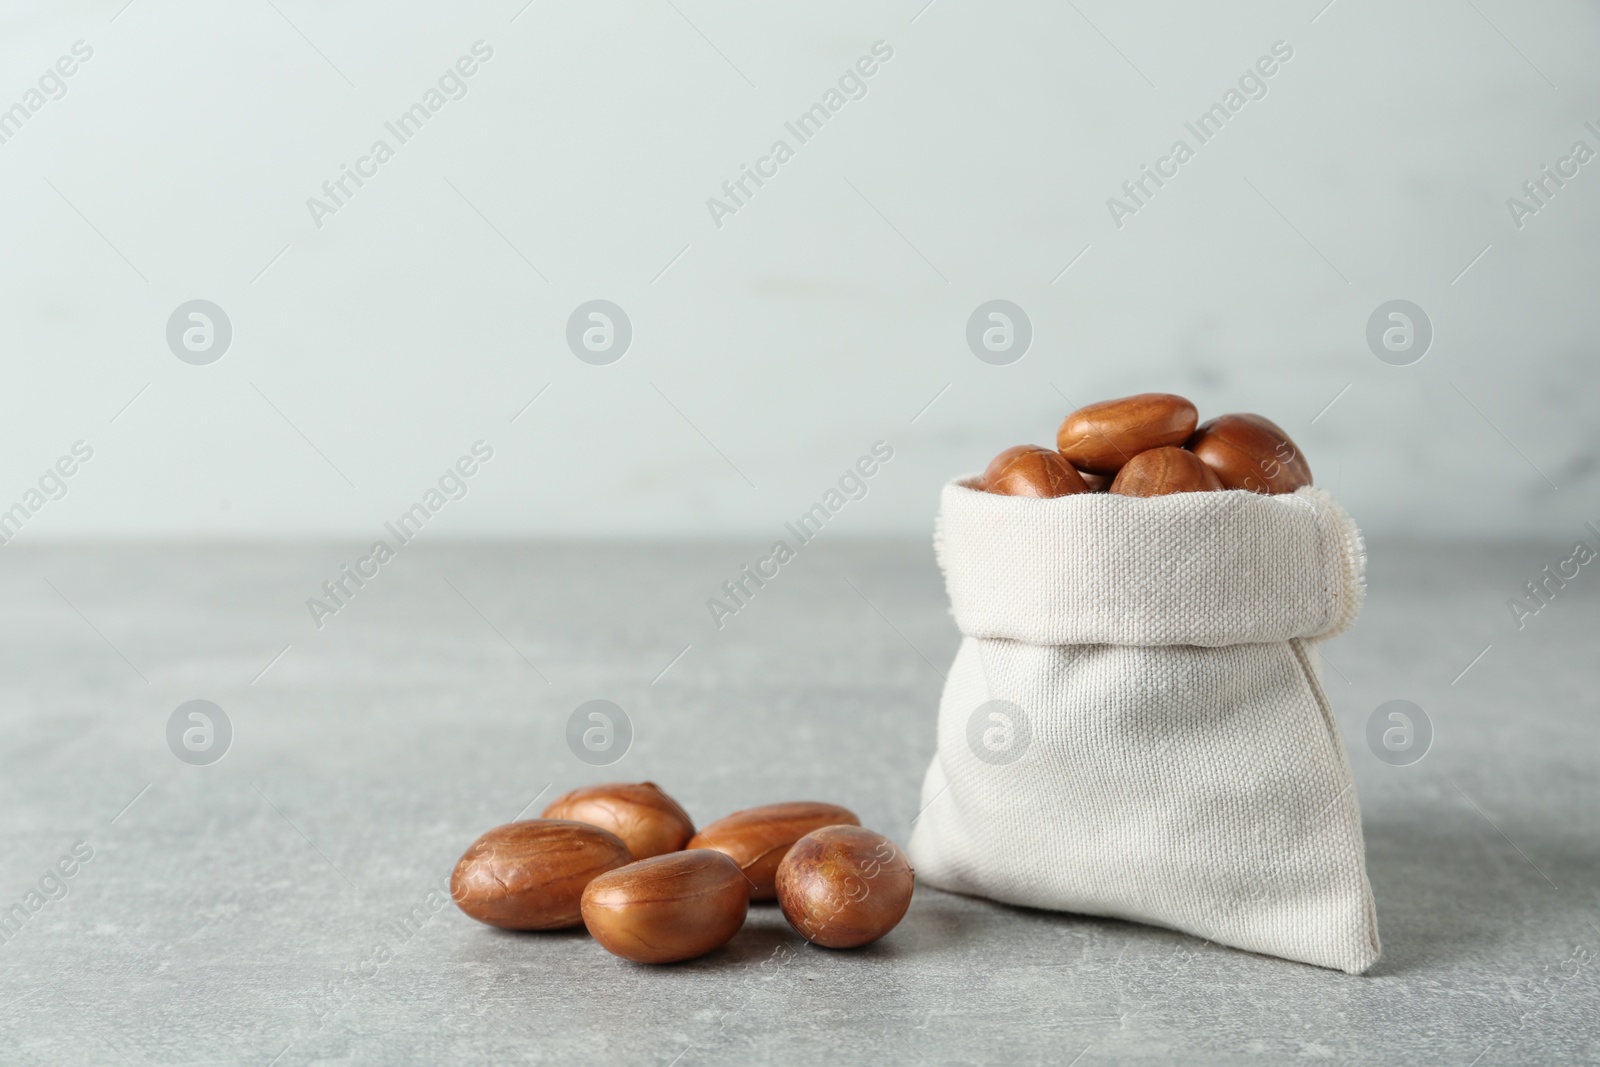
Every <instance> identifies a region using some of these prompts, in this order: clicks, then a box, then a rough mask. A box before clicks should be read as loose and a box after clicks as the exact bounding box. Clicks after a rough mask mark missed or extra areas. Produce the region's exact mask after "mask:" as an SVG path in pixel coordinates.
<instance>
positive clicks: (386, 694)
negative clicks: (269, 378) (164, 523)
mask: <svg viewBox="0 0 1600 1067" xmlns="http://www.w3.org/2000/svg"><path fill="white" fill-rule="evenodd" d="M759 553H760V546H759V545H755V544H701V545H684V544H680V545H657V544H601V545H596V544H584V545H579V544H512V543H503V544H483V545H468V544H458V545H446V544H436V545H418V546H415V547H408V548H406V549H404V550H403V552H402V554H401V555H399V556H398V557H397V558H395V559H394V560H391V561H390V562H388V563H386V564H385V565H384V566H383V567H382V568H381V570H380V571H379V574H378V576H377V577H375V578H373V579H372V580H370V581H369V582H367V584H366V585H365V586H364V587H363V588H361V589H359V590H357V591H356V594H355V595H354V596H353V597H352V598H350V599H349V601H348V602H347V603H346V604H344V605H343V606H342V607H340V609H339V610H338V611H337V613H335V614H333V615H331V616H329V617H326V618H324V619H322V620H321V621H322V623H323V625H322V626H321V627H320V628H318V627H317V626H316V625H315V624H314V622H313V620H312V618H311V614H310V612H309V611H308V609H307V606H306V599H307V598H308V597H311V596H313V595H318V594H319V590H320V587H321V585H322V583H323V582H324V581H326V580H329V579H331V578H334V577H336V576H337V575H338V574H339V570H340V567H341V565H343V564H345V563H349V562H351V561H352V560H353V559H354V558H355V557H356V556H357V555H359V554H360V553H359V552H354V551H352V548H351V546H349V545H332V544H329V545H301V546H298V547H293V546H291V547H284V546H265V545H263V546H214V547H178V546H171V547H144V548H138V547H94V546H82V547H71V548H33V549H30V548H26V547H23V546H9V547H7V548H6V549H5V551H4V553H3V554H0V592H3V595H4V604H5V610H4V614H3V620H4V622H3V625H4V637H5V640H4V641H3V642H0V663H3V671H0V683H3V685H4V700H3V702H0V716H3V737H4V748H3V756H0V759H3V763H0V768H3V775H0V824H3V827H4V833H3V835H0V845H3V847H0V911H6V910H10V909H13V908H16V907H18V906H20V911H15V912H13V914H17V915H21V916H22V918H20V919H14V920H13V922H14V923H15V929H14V930H13V931H11V932H9V933H7V934H6V935H5V938H6V939H5V940H4V943H0V1003H3V1008H0V1062H4V1063H7V1064H12V1063H19V1064H25V1063H50V1064H58V1063H59V1064H97V1065H98V1064H121V1063H126V1064H134V1065H142V1064H202V1063H217V1064H220V1063H228V1064H233V1063H239V1064H260V1065H263V1067H265V1065H267V1064H277V1065H281V1067H290V1065H297V1064H334V1063H337V1064H345V1063H360V1064H400V1063H418V1064H444V1063H541V1064H542V1063H551V1064H556V1063H559V1064H586V1063H629V1064H659V1065H662V1067H666V1065H669V1064H677V1065H679V1067H691V1065H695V1064H711V1063H726V1064H757V1063H802V1064H803V1063H840V1064H865V1063H871V1064H886V1063H889V1064H899V1063H906V1064H919V1063H927V1064H954V1063H1006V1064H1032V1063H1040V1064H1045V1063H1053V1064H1064V1063H1072V1062H1076V1063H1078V1064H1081V1065H1084V1067H1089V1065H1093V1064H1106V1063H1161V1062H1184V1063H1227V1064H1237V1063H1277V1062H1284V1061H1288V1060H1299V1059H1312V1060H1317V1059H1325V1060H1331V1061H1335V1062H1341V1063H1430V1064H1432V1063H1438V1064H1459V1065H1461V1067H1468V1065H1470V1064H1476V1065H1478V1067H1490V1065H1494V1064H1503V1063H1534V1062H1543V1063H1557V1062H1600V964H1597V961H1596V959H1595V955H1596V952H1597V951H1600V782H1597V776H1596V773H1595V769H1596V762H1597V757H1600V717H1597V707H1600V697H1597V687H1600V640H1597V635H1600V628H1597V623H1600V611H1597V607H1600V575H1596V574H1590V573H1588V568H1585V569H1584V570H1583V571H1582V572H1581V573H1580V574H1579V576H1578V577H1577V578H1575V579H1573V580H1572V581H1570V582H1569V583H1567V585H1566V586H1565V587H1564V588H1560V589H1558V590H1556V592H1555V594H1554V595H1553V597H1552V598H1551V600H1550V602H1549V604H1548V605H1547V606H1545V607H1544V608H1542V609H1541V610H1540V612H1539V613H1538V614H1537V615H1534V616H1532V617H1525V618H1524V619H1523V620H1522V622H1523V624H1524V625H1523V626H1522V628H1521V629H1519V628H1518V627H1517V624H1516V621H1515V620H1514V619H1513V617H1512V614H1511V612H1510V610H1509V609H1508V607H1507V604H1506V601H1507V600H1508V598H1510V597H1513V596H1516V595H1518V594H1519V593H1522V592H1523V590H1524V585H1525V583H1526V582H1528V581H1530V580H1533V579H1534V578H1536V577H1538V576H1539V574H1540V570H1541V568H1542V567H1544V566H1545V565H1546V564H1549V563H1554V562H1556V561H1558V560H1560V559H1564V558H1566V557H1567V556H1568V555H1570V547H1564V546H1554V545H1519V544H1508V545H1454V546H1452V545H1444V544H1420V543H1413V544H1405V543H1395V544H1386V543H1378V544H1375V545H1374V546H1372V551H1371V571H1370V595H1369V598H1368V601H1367V605H1366V608H1365V611H1364V614H1363V617H1362V619H1361V621H1360V622H1359V623H1358V625H1357V626H1356V628H1355V629H1354V630H1353V631H1352V632H1351V633H1350V634H1348V635H1346V636H1345V637H1342V638H1340V639H1338V640H1337V641H1335V642H1333V643H1331V644H1330V645H1329V647H1328V648H1327V649H1326V657H1325V667H1324V671H1325V677H1326V680H1327V685H1328V689H1329V694H1330V697H1331V698H1332V701H1333V704H1334V706H1335V709H1336V712H1337V715H1338V719H1339V725H1340V728H1341V730H1342V731H1343V734H1344V738H1345V744H1346V747H1347V748H1348V749H1349V751H1350V754H1351V760H1352V763H1353V765H1354V770H1355V776H1356V783H1357V788H1358V791H1359V794H1360V797H1361V802H1362V807H1363V815H1364V822H1365V829H1366V840H1367V850H1368V860H1369V867H1370V874H1371V879H1372V883H1373V887H1374V891H1375V893H1376V897H1377V906H1378V916H1379V923H1380V928H1381V932H1382V936H1383V942H1384V955H1383V958H1382V960H1381V961H1380V962H1379V963H1378V965H1377V966H1376V968H1375V969H1374V970H1373V971H1372V972H1371V973H1370V974H1368V975H1366V976H1362V977H1351V976H1349V975H1345V974H1341V973H1336V972H1332V971H1326V970H1321V969H1318V968H1314V967H1309V966H1304V965H1301V964H1295V963H1288V962H1284V961H1282V960H1276V959H1270V958H1266V957H1262V956H1256V955H1252V954H1249V953H1245V952H1240V951H1235V950H1232V949H1228V948H1223V947H1219V946H1216V945H1210V944H1205V943H1203V942H1201V941H1198V940H1196V939H1194V938H1191V937H1186V936H1184V935H1181V934H1178V933H1174V932H1170V931H1166V930H1160V929H1154V928H1150V927H1144V926H1137V925H1133V924H1129V923H1123V922H1116V921H1110V920H1103V919H1093V918H1086V917H1082V916H1074V915H1064V914H1053V913H1046V912H1038V911H1030V910H1024V909H1017V908H1010V907H1004V906H1000V905H996V904H991V903H988V902H985V901H980V900H972V899H966V898H962V897H956V896H952V895H948V894H944V893H940V892H937V891H935V890H932V889H927V888H921V889H919V890H918V892H917V895H916V898H915V900H914V901H913V903H912V906H911V911H910V913H909V914H908V915H907V917H906V919H905V921H904V922H903V923H902V924H901V926H900V927H899V928H898V929H897V930H895V931H894V932H893V933H892V934H891V935H890V936H889V937H887V938H886V939H884V940H883V941H881V942H879V943H878V944H877V945H875V946H873V947H871V948H868V949H865V950H862V951H858V952H853V953H840V952H830V951H827V950H823V949H817V948H814V947H812V946H810V945H807V944H806V943H804V942H803V941H800V940H799V939H798V938H797V937H796V936H795V935H794V934H792V933H791V932H790V931H789V930H788V928H787V926H786V925H785V924H784V922H783V920H782V917H781V916H780V915H779V914H777V912H776V911H775V910H774V909H773V908H771V907H759V906H758V907H756V908H755V909H753V911H752V916H751V920H750V922H749V924H748V925H747V926H746V928H745V930H744V931H743V932H742V933H741V934H740V935H739V936H738V937H736V938H735V939H734V941H733V942H732V943H731V944H730V945H729V946H727V947H726V948H725V949H723V950H720V951H718V952H717V953H714V954H713V955H711V956H708V957H705V958H703V959H701V960H698V961H695V962H692V963H688V964H683V965H679V966H674V967H666V968H654V969H652V968H645V967H639V966H635V965H632V964H628V963H625V962H623V961H621V960H619V959H616V958H615V957H612V956H610V955H608V954H607V953H606V952H605V951H603V950H602V949H601V948H600V947H599V946H598V945H596V944H595V943H594V942H592V941H591V940H589V939H588V937H587V936H586V935H585V934H583V932H582V931H578V932H575V933H559V934H546V935H522V934H510V933H505V932H501V931H497V930H492V929H489V928H488V927H484V926H481V925H479V924H477V923H474V922H472V921H471V920H469V919H467V918H466V917H465V916H464V915H462V914H461V913H460V912H458V911H457V910H456V909H455V907H454V906H453V905H451V904H450V903H449V902H448V900H447V898H446V896H445V891H444V886H445V883H446V879H447V878H448V874H449V871H450V869H451V866H452V865H453V863H454V861H455V859H456V857H457V856H458V855H459V854H460V853H461V851H462V849H463V848H464V847H465V846H466V845H467V843H468V842H470V841H471V840H472V839H473V838H474V837H475V836H476V835H477V834H478V833H479V832H481V831H482V830H484V829H486V828H488V827H490V826H492V825H495V824H498V823H502V822H506V821H508V820H510V819H512V818H513V817H514V816H516V815H517V814H518V813H519V812H522V811H524V810H528V809H530V808H531V809H532V810H534V811H537V809H538V808H539V807H541V806H542V799H547V798H549V797H551V796H553V795H555V794H557V793H559V792H562V791H564V790H566V789H569V788H571V787H574V786H577V785H580V784H585V783H591V782H599V781H608V780H633V781H637V780H643V779H651V780H654V781H657V782H660V783H661V784H662V785H663V786H665V787H666V788H667V789H668V790H670V791H671V792H672V793H674V794H675V795H676V796H677V797H678V798H679V799H680V800H681V801H682V802H683V803H684V805H685V806H686V807H687V808H688V810H689V811H690V812H691V813H692V814H693V815H694V816H695V818H696V819H697V820H700V821H707V820H709V819H712V818H715V817H717V816H719V815H721V814H724V813H726V812H728V811H731V810H734V809H737V808H742V807H746V806H750V805H753V804H758V803H764V802H769V801H774V800H780V799H797V798H812V799H821V800H830V801H835V802H838V803H842V804H845V805H848V806H850V807H851V808H853V809H855V810H856V811H857V812H859V813H860V815H861V816H862V818H863V821H864V822H866V823H867V824H868V825H870V826H873V827H876V828H878V829H880V830H882V831H883V832H885V833H887V834H889V835H890V836H891V837H893V838H895V839H897V840H899V841H901V842H902V843H903V842H904V841H905V840H906V839H907V838H908V837H909V834H910V829H911V824H912V820H913V819H914V818H915V817H916V815H917V805H918V789H919V785H920V781H921V777H922V774H923V772H924V770H925V768H926V766H927V763H928V761H929V758H930V757H931V755H932V752H933V744H934V736H933V725H934V713H935V709H936V706H937V700H938V696H939V691H940V687H941V684H942V672H943V670H944V669H945V668H946V667H947V665H948V663H949V661H950V658H951V656H952V654H953V652H954V650H955V646H956V642H957V634H956V631H955V628H954V625H953V623H952V621H951V619H950V617H949V614H948V611H947V607H946V603H945V599H944V593H943V589H942V586H941V583H940V580H939V575H938V572H937V570H936V568H935V566H934V562H933V558H932V553H931V550H930V549H929V547H928V546H927V544H926V543H910V542H866V543H854V544H852V543H843V542H838V543H831V544H830V543H826V542H820V541H819V542H818V543H817V544H816V545H815V546H811V547H808V548H806V549H805V550H804V551H803V552H802V554H801V555H800V556H799V557H798V558H796V559H795V560H793V561H792V562H790V563H789V564H788V565H787V566H785V567H784V568H783V570H782V571H781V572H780V575H779V577H777V578H776V579H774V580H773V581H771V582H770V583H768V585H767V586H766V587H764V588H762V589H761V590H759V591H758V593H757V594H756V596H755V597H754V598H753V599H752V600H751V601H750V603H749V604H748V605H747V606H746V607H744V608H743V609H742V610H741V611H740V612H739V613H738V614H737V615H735V616H733V617H731V618H727V619H725V620H724V623H725V625H724V626H723V627H722V628H721V629H720V630H719V629H717V628H715V627H714V626H713V625H712V623H711V619H710V615H709V613H708V611H707V609H706V606H705V601H706V599H707V598H708V597H710V596H713V595H715V594H717V593H718V591H719V589H720V587H721V586H722V583H723V582H724V581H726V580H727V579H729V578H731V577H734V576H735V575H736V574H737V573H738V571H739V569H740V567H741V566H742V565H743V564H744V563H746V562H750V561H753V560H754V559H755V558H757V556H758V555H759ZM1485 650H1486V651H1485ZM597 698H603V699H607V700H612V701H615V702H616V703H617V704H618V705H620V706H621V707H622V708H624V709H625V710H626V711H627V713H628V715H629V718H630V719H631V721H632V723H633V728H634V737H633V740H632V744H631V748H630V749H629V751H628V752H627V753H626V755H625V756H623V757H622V759H621V760H620V761H619V762H617V763H615V764H614V765H612V766H605V767H596V766H590V765H588V764H585V763H582V762H580V761H579V760H578V759H577V758H576V757H575V756H574V755H573V754H572V752H571V751H570V750H569V749H568V746H567V743H566V733H565V731H566V725H567V720H568V717H569V715H570V714H571V713H572V711H573V710H574V709H575V708H576V707H577V706H578V705H579V704H581V703H582V702H584V701H587V700H590V699H597ZM1395 698H1404V699H1408V700H1412V701H1415V702H1416V703H1417V704H1418V705H1419V706H1420V707H1422V708H1423V709H1424V710H1425V711H1426V713H1427V715H1428V716H1429V718H1430V719H1431V721H1432V723H1433V726H1434V730H1435V737H1434V740H1433V743H1432V748H1431V750H1430V751H1429V752H1428V753H1427V755H1426V756H1425V757H1424V758H1423V759H1422V760H1420V761H1419V762H1416V763H1414V764H1412V765H1410V766H1404V767H1397V766H1390V765H1388V764H1386V763H1383V762H1381V761H1379V760H1378V759H1377V758H1376V756H1375V755H1374V754H1373V753H1372V752H1371V751H1370V750H1369V749H1368V747H1367V742H1366V740H1365V726H1366V722H1367V719H1368V716H1369V715H1370V714H1371V713H1372V711H1373V710H1374V709H1375V708H1377V706H1378V705H1380V704H1381V703H1383V702H1384V701H1387V700H1390V699H1395ZM194 699H204V700H210V701H213V702H215V703H216V704H217V705H218V706H219V707H221V708H222V709H223V710H224V711H225V713H226V715H227V717H228V721H229V722H230V723H231V727H232V738H231V741H230V742H229V747H228V750H227V753H226V755H225V756H224V757H223V758H222V759H221V760H220V761H218V762H215V763H212V764H210V765H207V766H193V765H189V764H187V763H185V762H181V761H180V760H179V759H178V758H177V757H176V756H175V755H174V752H173V750H172V749H170V748H169V745H168V740H167V728H168V721H169V718H170V717H171V716H172V714H173V712H174V709H176V708H177V707H178V706H179V705H180V704H183V703H184V702H186V701H189V700H194ZM203 740H204V739H203V738H202V737H198V736H197V737H196V738H195V739H194V741H195V743H197V744H199V743H201V742H203ZM179 747H180V749H181V748H182V746H181V745H180V746H179ZM85 857H87V858H86V859H85ZM63 870H68V871H70V872H71V874H70V876H67V875H63V874H61V873H59V872H60V871H63ZM30 894H37V895H35V896H31V897H30ZM408 921H409V922H411V923H412V925H411V926H407V925H406V924H407V922H408Z"/></svg>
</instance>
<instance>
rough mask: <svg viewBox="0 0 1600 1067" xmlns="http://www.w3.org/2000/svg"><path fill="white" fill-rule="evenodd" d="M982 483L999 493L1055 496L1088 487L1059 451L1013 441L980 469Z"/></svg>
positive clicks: (1080, 491) (1085, 491)
mask: <svg viewBox="0 0 1600 1067" xmlns="http://www.w3.org/2000/svg"><path fill="white" fill-rule="evenodd" d="M983 487H984V489H986V490H988V491H989V492H991V493H999V494H1001V495H1002V496H1037V497H1056V496H1067V495H1069V494H1071V493H1087V492H1088V491H1089V487H1088V486H1087V485H1085V484H1084V481H1083V478H1082V477H1080V476H1079V474H1078V472H1077V471H1075V470H1073V469H1072V464H1070V463H1068V462H1067V461H1066V460H1065V459H1063V458H1062V456H1061V453H1060V452H1057V451H1056V450H1055V449H1053V448H1040V447H1039V446H1038V445H1016V446H1014V447H1012V448H1008V449H1006V450H1005V451H1004V452H1002V453H1000V454H999V455H998V456H996V457H995V458H994V459H993V461H991V462H990V464H989V469H988V470H986V471H984V472H983Z"/></svg>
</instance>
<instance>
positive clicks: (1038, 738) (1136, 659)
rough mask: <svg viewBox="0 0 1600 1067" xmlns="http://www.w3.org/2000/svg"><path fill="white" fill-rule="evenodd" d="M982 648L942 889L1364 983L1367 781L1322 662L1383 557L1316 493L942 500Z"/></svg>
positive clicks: (956, 696) (929, 861) (953, 764)
mask: <svg viewBox="0 0 1600 1067" xmlns="http://www.w3.org/2000/svg"><path fill="white" fill-rule="evenodd" d="M936 540H937V548H938V552H939V558H940V563H941V566H942V567H943V569H944V572H945V576H946V582H947V585H948V588H949V591H950V599H951V605H952V611H953V613H954V615H955V618H956V621H957V624H958V626H959V627H960V629H961V632H962V634H963V635H964V636H963V640H962V643H961V647H960V649H959V651H958V652H957V654H956V658H955V662H954V663H953V664H952V666H951V669H950V673H949V679H948V682H947V683H946V686H945V690H944V695H943V698H942V699H941V702H940V707H939V724H938V751H937V754H936V755H935V757H934V760H933V763H932V765H931V766H930V767H929V769H928V774H927V777H926V779H925V781H924V785H923V791H922V805H923V807H924V810H923V812H922V814H921V816H919V818H918V820H917V823H916V826H915V829H914V831H913V834H912V838H911V843H910V847H909V852H910V856H911V860H912V862H913V864H914V865H915V867H916V869H917V874H918V877H919V879H920V880H922V881H924V882H926V883H927V884H930V885H933V886H936V887H939V888H942V889H947V890H951V891H953V892H958V893H967V894H971V895H976V896H983V897H988V898H991V899H994V900H998V901H1003V902H1006V903H1011V904H1021V905H1028V906H1031V907H1039V908H1049V909H1054V910H1060V911H1071V912H1080V913H1085V914H1091V915H1105V916H1113V917H1117V918H1123V919H1130V920H1134V921H1138V922H1146V923H1152V924H1156V925H1160V926H1166V927H1171V928H1174V929H1178V930H1183V931H1186V932H1188V933H1191V934H1194V935H1195V936H1197V937H1203V938H1206V939H1208V940H1211V941H1216V942H1218V943H1221V944H1226V945H1231V946H1234V947H1237V948H1242V949H1248V950H1251V951H1255V952H1262V953H1267V954H1270V955H1274V956H1281V957H1284V958H1286V959H1291V960H1298V961H1301V962H1305V963H1311V964H1316V965H1319V966H1323V967H1331V968H1336V969H1339V970H1344V971H1348V972H1350V973H1360V972H1362V971H1365V970H1366V969H1367V968H1368V967H1370V966H1371V965H1372V964H1373V962H1374V961H1376V960H1377V958H1378V953H1379V943H1378V931H1377V918H1376V913H1375V910H1374V906H1373V900H1372V889H1371V886H1370V884H1369V883H1368V880H1367V873H1366V859H1365V849H1364V845H1363V842H1362V835H1361V816H1360V811H1359V808H1358V805H1357V801H1356V795H1355V790H1354V786H1353V783H1352V779H1351V776H1350V766H1349V761H1348V758H1347V757H1346V754H1345V750H1344V746H1343V744H1342V742H1341V740H1340V738H1339V733H1338V729H1337V727H1336V725H1335V723H1334V720H1333V716H1332V713H1331V709H1330V707H1329V705H1328V701H1327V697H1326V695H1325V694H1324V692H1323V688H1322V684H1321V681H1320V678H1319V676H1318V673H1317V668H1316V665H1315V662H1314V660H1313V658H1312V655H1311V653H1310V651H1309V650H1308V648H1307V644H1308V642H1309V641H1312V640H1315V639H1318V638H1322V637H1327V636H1330V635H1331V634H1333V633H1336V632H1339V631H1340V630H1342V629H1344V628H1346V627H1348V626H1349V625H1350V624H1351V623H1352V622H1353V621H1354V619H1355V614H1356V611H1357V609H1358V608H1359V605H1360V601H1361V595H1362V568H1363V556H1362V546H1361V540H1360V536H1359V534H1358V533H1357V531H1356V528H1355V525H1354V523H1353V522H1352V521H1351V520H1350V518H1349V516H1348V515H1347V514H1345V512H1344V511H1343V509H1342V508H1340V507H1339V505H1338V504H1337V503H1336V502H1334V500H1333V499H1332V498H1331V497H1330V496H1328V495H1327V494H1326V493H1323V492H1321V491H1318V490H1310V489H1303V490H1300V491H1299V492H1298V493H1295V494H1292V495H1286V496H1281V497H1262V496H1256V495H1254V494H1250V493H1245V492H1225V493H1217V492H1211V493H1185V494H1175V495H1172V496H1167V497H1156V498H1149V499H1141V498H1120V497H1111V496H1107V495H1105V494H1095V495H1092V496H1089V495H1081V496H1075V497H1063V498H1059V499H1056V500H1028V499H1023V498H1015V497H1002V496H994V495H990V494H987V493H981V492H977V491H975V490H973V489H971V488H970V486H969V485H963V484H961V483H960V482H953V483H951V484H950V485H949V486H947V487H946V488H945V492H944V497H943V504H942V510H941V515H940V520H939V524H938V535H937V538H936Z"/></svg>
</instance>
